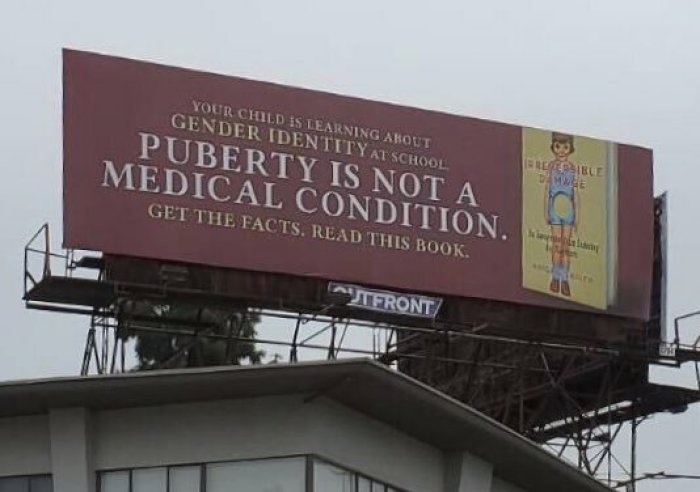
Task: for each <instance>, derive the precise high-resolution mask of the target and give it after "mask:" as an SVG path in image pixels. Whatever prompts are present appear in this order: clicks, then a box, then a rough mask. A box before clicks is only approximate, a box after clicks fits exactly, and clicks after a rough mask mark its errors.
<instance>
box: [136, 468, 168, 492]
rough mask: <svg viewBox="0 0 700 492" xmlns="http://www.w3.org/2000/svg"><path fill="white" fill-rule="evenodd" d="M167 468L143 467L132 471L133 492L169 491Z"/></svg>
mask: <svg viewBox="0 0 700 492" xmlns="http://www.w3.org/2000/svg"><path fill="white" fill-rule="evenodd" d="M166 473H167V472H166V469H165V468H141V469H138V470H134V471H132V472H131V492H167V490H166V489H167V487H168V485H167V483H168V482H167V479H166Z"/></svg>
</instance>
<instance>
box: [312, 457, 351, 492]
mask: <svg viewBox="0 0 700 492" xmlns="http://www.w3.org/2000/svg"><path fill="white" fill-rule="evenodd" d="M320 490H322V491H323V492H355V474H354V473H352V472H350V471H347V470H344V469H342V468H338V467H337V466H333V465H331V464H330V463H325V462H323V461H317V460H315V461H314V491H320Z"/></svg>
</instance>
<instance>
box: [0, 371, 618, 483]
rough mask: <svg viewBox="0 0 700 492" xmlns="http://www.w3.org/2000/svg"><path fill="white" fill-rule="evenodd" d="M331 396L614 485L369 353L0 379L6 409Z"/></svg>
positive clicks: (456, 441)
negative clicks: (331, 358)
mask: <svg viewBox="0 0 700 492" xmlns="http://www.w3.org/2000/svg"><path fill="white" fill-rule="evenodd" d="M300 393H301V394H305V395H306V396H307V398H309V399H313V398H316V397H320V396H323V397H326V398H330V399H332V400H335V401H337V402H339V403H341V404H343V405H345V406H347V407H349V408H352V409H354V410H356V411H358V412H361V413H363V414H366V415H368V416H370V417H372V418H374V419H376V420H378V421H380V422H383V423H385V424H387V425H389V426H391V427H393V428H395V429H397V430H399V431H402V432H404V433H406V434H408V435H411V436H413V437H415V438H417V439H419V440H421V441H424V442H426V443H428V444H431V445H433V446H435V447H437V448H439V449H442V450H444V451H447V452H449V451H468V452H469V453H472V454H474V455H476V456H479V457H480V458H482V459H484V460H485V461H488V462H490V463H492V464H493V467H494V474H495V475H497V476H499V477H501V478H503V479H505V480H507V481H510V482H511V483H513V484H515V485H518V486H520V487H522V488H524V489H528V490H537V491H538V492H550V491H551V492H560V491H561V490H563V489H565V488H566V490H568V491H570V492H578V491H581V492H588V491H591V492H594V491H596V492H602V491H608V492H609V491H610V489H609V488H607V487H606V486H604V485H603V484H602V483H600V482H598V481H596V480H595V479H593V478H591V477H590V476H588V475H586V474H584V473H582V472H581V471H579V470H578V469H576V468H575V467H573V466H572V465H569V464H568V463H566V462H564V461H562V460H561V459H559V458H557V457H555V456H554V455H552V454H550V453H549V452H547V451H545V450H543V449H542V448H540V447H539V446H538V445H536V444H535V443H533V442H532V441H529V440H527V439H525V438H524V437H522V436H520V435H519V434H517V433H515V432H514V431H512V430H511V429H509V428H507V427H505V426H503V425H501V424H499V423H498V422H496V421H494V420H492V419H490V418H489V417H487V416H485V415H484V414H482V413H480V412H478V411H476V410H474V409H473V408H471V407H468V406H467V405H464V404H463V403H461V402H459V401H457V400H455V399H453V398H450V397H449V396H447V395H445V394H443V393H441V392H439V391H437V390H435V389H433V388H431V387H429V386H427V385H425V384H423V383H421V382H419V381H416V380H415V379H412V378H410V377H408V376H406V375H404V374H401V373H399V372H397V371H394V370H392V369H390V368H388V367H386V366H384V365H382V364H379V363H377V362H374V361H372V360H369V359H342V360H337V361H330V362H329V361H323V362H304V363H296V364H269V365H254V366H224V367H207V368H196V369H177V370H163V371H146V372H134V373H126V374H116V375H107V376H87V377H69V378H52V379H41V380H26V381H12V382H5V383H0V402H2V404H0V417H10V416H18V415H32V414H42V413H46V412H48V410H49V409H50V408H61V407H87V408H91V409H115V408H127V407H141V406H152V405H165V404H175V403H185V402H193V401H206V400H220V399H241V398H252V397H261V396H273V395H284V394H300Z"/></svg>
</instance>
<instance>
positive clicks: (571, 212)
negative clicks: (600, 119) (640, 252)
mask: <svg viewBox="0 0 700 492" xmlns="http://www.w3.org/2000/svg"><path fill="white" fill-rule="evenodd" d="M522 142H523V144H522V149H523V151H522V166H523V169H522V197H523V204H522V215H523V216H522V280H523V287H525V288H526V289H530V290H534V291H537V292H540V293H542V294H546V295H549V296H554V297H557V298H560V299H565V300H569V301H571V302H574V303H578V304H582V305H585V306H590V307H594V308H597V309H601V310H605V309H607V308H608V307H609V306H612V305H614V304H615V296H616V290H617V288H616V286H617V277H616V272H617V268H616V264H617V147H616V144H614V143H611V142H606V141H603V140H596V139H592V138H585V137H579V136H574V135H569V134H564V133H558V132H551V131H544V130H538V129H533V128H523V134H522Z"/></svg>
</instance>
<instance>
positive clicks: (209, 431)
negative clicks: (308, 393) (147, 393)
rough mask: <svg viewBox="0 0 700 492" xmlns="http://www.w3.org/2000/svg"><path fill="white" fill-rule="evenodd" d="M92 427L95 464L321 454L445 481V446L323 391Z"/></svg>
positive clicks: (404, 481)
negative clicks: (315, 396) (433, 444)
mask: <svg viewBox="0 0 700 492" xmlns="http://www.w3.org/2000/svg"><path fill="white" fill-rule="evenodd" d="M94 434H95V440H94V458H95V459H94V463H95V469H97V470H100V469H102V470H105V469H116V468H132V467H143V466H154V465H162V464H185V463H198V462H207V461H226V460H238V459H251V458H260V457H271V456H288V455H297V454H317V455H320V456H323V457H325V458H327V459H329V460H331V461H334V462H336V463H338V464H340V465H342V466H345V467H347V468H349V469H353V470H358V471H361V472H362V473H365V474H367V475H370V476H373V477H376V478H378V479H380V480H384V481H386V482H388V483H391V484H394V485H396V486H399V487H405V488H407V489H410V490H435V491H437V490H442V489H443V477H444V469H443V466H444V463H443V454H442V452H441V451H440V450H438V449H435V448H433V447H431V446H428V445H427V444H424V443H422V442H420V441H417V440H415V439H413V438H411V437H409V436H407V435H405V434H402V433H400V432H398V431H396V430H394V429H392V428H391V427H388V426H386V425H384V424H381V423H379V422H376V421H374V420H372V419H370V418H368V417H365V416H364V415H362V414H359V413H357V412H354V411H352V410H350V409H348V408H346V407H344V406H342V405H339V404H336V403H334V402H332V401H330V400H327V399H324V398H318V399H314V400H313V401H311V402H307V403H304V401H303V399H302V398H301V397H296V396H290V397H271V398H257V399H251V400H236V401H215V402H206V403H191V404H184V405H170V406H164V407H152V408H147V407H144V408H130V409H124V410H111V411H104V412H97V413H96V414H95V416H94ZM485 492H488V491H485Z"/></svg>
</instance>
